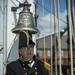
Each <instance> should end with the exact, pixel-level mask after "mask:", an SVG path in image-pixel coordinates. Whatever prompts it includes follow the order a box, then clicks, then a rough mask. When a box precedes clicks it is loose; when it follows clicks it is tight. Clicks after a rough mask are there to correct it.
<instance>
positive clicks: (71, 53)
mask: <svg viewBox="0 0 75 75" xmlns="http://www.w3.org/2000/svg"><path fill="white" fill-rule="evenodd" d="M70 1H71V0H67V2H68V16H69V17H68V18H69V34H70V36H69V38H70V59H71V64H70V65H71V75H73V52H72V49H73V48H72V18H71V7H70V6H71V5H70V4H71V2H70Z"/></svg>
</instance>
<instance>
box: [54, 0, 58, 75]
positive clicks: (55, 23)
mask: <svg viewBox="0 0 75 75" xmlns="http://www.w3.org/2000/svg"><path fill="white" fill-rule="evenodd" d="M56 25H57V22H56V0H54V42H55V49H54V50H55V74H56V75H57V51H56Z"/></svg>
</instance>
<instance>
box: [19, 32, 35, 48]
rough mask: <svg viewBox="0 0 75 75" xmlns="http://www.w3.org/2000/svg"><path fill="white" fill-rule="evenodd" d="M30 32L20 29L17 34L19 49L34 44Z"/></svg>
mask: <svg viewBox="0 0 75 75" xmlns="http://www.w3.org/2000/svg"><path fill="white" fill-rule="evenodd" d="M34 45H35V43H34V42H33V40H32V34H31V33H30V32H29V31H21V32H20V34H19V49H20V48H21V47H26V46H34Z"/></svg>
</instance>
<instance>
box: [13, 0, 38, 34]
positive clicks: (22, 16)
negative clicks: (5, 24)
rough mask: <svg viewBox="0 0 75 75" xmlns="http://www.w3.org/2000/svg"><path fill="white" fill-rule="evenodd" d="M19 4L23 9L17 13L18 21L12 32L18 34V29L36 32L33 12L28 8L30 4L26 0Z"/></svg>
mask: <svg viewBox="0 0 75 75" xmlns="http://www.w3.org/2000/svg"><path fill="white" fill-rule="evenodd" d="M19 6H21V7H22V6H23V10H22V11H21V12H20V13H19V19H18V23H17V25H15V27H14V28H13V29H12V32H13V33H17V34H19V32H20V31H23V30H28V31H30V32H31V33H32V34H35V33H37V32H38V29H37V28H36V25H35V20H34V17H33V14H32V13H31V12H30V9H29V7H30V6H31V4H29V3H28V1H27V0H25V2H24V3H23V4H20V5H19Z"/></svg>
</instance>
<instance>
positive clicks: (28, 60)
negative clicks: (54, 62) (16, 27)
mask: <svg viewBox="0 0 75 75" xmlns="http://www.w3.org/2000/svg"><path fill="white" fill-rule="evenodd" d="M31 38H32V35H31V34H30V33H29V31H22V32H20V36H19V59H17V60H16V61H13V62H11V63H10V64H8V65H7V68H6V75H49V73H48V70H47V69H46V68H45V67H44V63H43V62H41V61H40V60H38V59H36V58H34V52H33V49H34V45H35V43H34V42H33V41H32V39H31Z"/></svg>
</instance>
